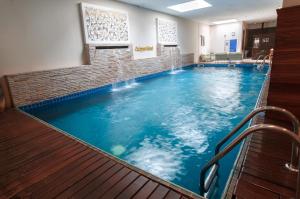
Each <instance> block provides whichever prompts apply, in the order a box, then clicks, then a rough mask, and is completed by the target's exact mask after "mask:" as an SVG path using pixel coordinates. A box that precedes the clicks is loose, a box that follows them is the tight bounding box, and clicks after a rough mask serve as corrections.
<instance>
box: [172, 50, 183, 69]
mask: <svg viewBox="0 0 300 199" xmlns="http://www.w3.org/2000/svg"><path fill="white" fill-rule="evenodd" d="M174 49H175V56H174V52H173V50H174ZM170 60H171V72H170V74H177V73H179V72H182V71H183V70H182V57H181V54H180V50H179V49H178V48H173V47H171V48H170Z"/></svg>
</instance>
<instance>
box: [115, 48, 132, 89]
mask: <svg viewBox="0 0 300 199" xmlns="http://www.w3.org/2000/svg"><path fill="white" fill-rule="evenodd" d="M120 54H121V50H120V49H118V50H117V52H116V51H113V55H114V58H115V64H116V65H117V79H116V82H115V83H113V85H112V91H120V90H124V89H129V88H134V87H136V86H137V85H138V83H137V82H136V81H135V79H134V78H133V79H129V78H128V74H126V72H128V65H127V64H123V65H122V64H121V58H120ZM125 69H127V70H125Z"/></svg>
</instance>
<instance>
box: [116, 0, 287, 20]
mask: <svg viewBox="0 0 300 199" xmlns="http://www.w3.org/2000/svg"><path fill="white" fill-rule="evenodd" d="M118 1H122V2H125V3H128V4H133V5H136V6H140V7H144V8H148V9H151V10H156V11H160V12H163V13H168V14H171V15H175V16H181V17H185V18H189V19H193V20H197V21H199V22H202V23H206V24H211V23H212V22H214V21H220V20H226V19H237V20H239V21H247V22H264V21H270V20H275V19H276V16H277V15H276V9H277V8H280V7H281V6H282V1H283V0H206V1H207V2H208V3H210V4H211V5H212V7H209V8H203V9H199V10H194V11H190V12H186V13H179V12H176V11H173V10H170V9H168V8H167V7H168V6H171V5H175V4H179V3H184V2H187V1H190V0H118Z"/></svg>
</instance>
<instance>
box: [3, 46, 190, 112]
mask: <svg viewBox="0 0 300 199" xmlns="http://www.w3.org/2000/svg"><path fill="white" fill-rule="evenodd" d="M171 50H172V55H173V61H172V62H173V65H175V66H181V65H188V64H192V63H193V61H194V55H193V54H186V55H180V52H179V49H178V48H177V47H163V48H162V49H161V52H160V53H161V56H158V57H155V58H149V59H140V60H133V59H132V49H131V47H130V46H129V48H120V49H96V46H91V45H90V46H87V52H88V54H89V58H90V60H89V62H90V65H82V66H77V67H71V68H62V69H56V70H48V71H37V72H30V73H23V74H16V75H9V76H7V80H8V84H9V87H10V92H11V96H12V100H13V103H14V105H15V106H22V105H28V104H32V103H36V102H40V101H43V100H46V99H51V98H55V97H61V96H64V95H68V94H72V93H76V92H79V91H83V90H88V89H92V88H97V87H100V86H103V85H106V84H111V83H114V82H118V81H123V80H126V79H132V78H135V77H139V76H144V75H147V74H153V73H157V72H161V71H165V70H169V69H170V68H171V56H170V51H171ZM175 57H177V59H175Z"/></svg>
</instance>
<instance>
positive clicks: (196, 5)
mask: <svg viewBox="0 0 300 199" xmlns="http://www.w3.org/2000/svg"><path fill="white" fill-rule="evenodd" d="M211 6H212V5H210V4H209V3H207V2H206V1H204V0H194V1H189V2H186V3H181V4H176V5H173V6H169V7H168V8H169V9H172V10H175V11H177V12H188V11H191V10H197V9H201V8H207V7H211Z"/></svg>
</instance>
